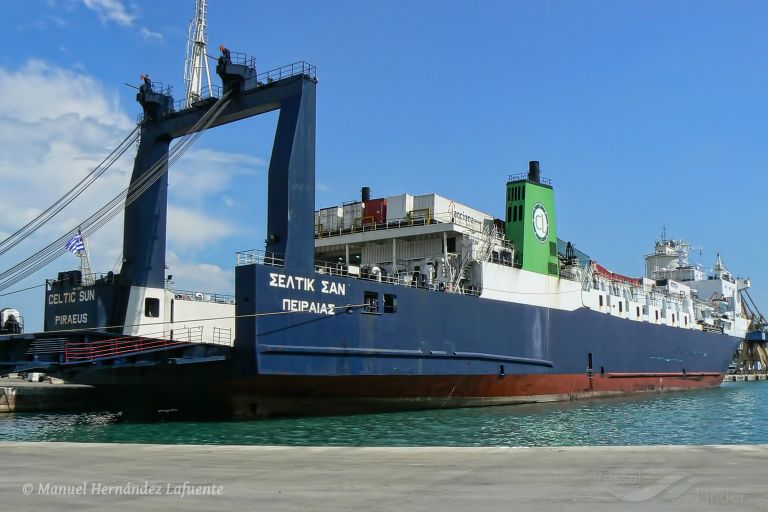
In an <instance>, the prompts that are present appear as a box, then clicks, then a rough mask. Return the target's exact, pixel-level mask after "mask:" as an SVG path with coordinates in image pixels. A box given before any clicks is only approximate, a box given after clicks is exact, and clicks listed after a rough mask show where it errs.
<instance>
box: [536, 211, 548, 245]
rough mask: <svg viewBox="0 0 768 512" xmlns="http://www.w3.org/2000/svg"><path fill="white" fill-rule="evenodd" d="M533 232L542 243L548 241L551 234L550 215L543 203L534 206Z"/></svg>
mask: <svg viewBox="0 0 768 512" xmlns="http://www.w3.org/2000/svg"><path fill="white" fill-rule="evenodd" d="M533 234H534V235H536V238H537V239H538V240H539V242H541V243H544V242H546V241H547V236H548V235H549V216H548V215H547V210H545V209H544V206H542V205H541V203H536V204H535V205H534V206H533Z"/></svg>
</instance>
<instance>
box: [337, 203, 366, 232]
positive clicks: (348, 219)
mask: <svg viewBox="0 0 768 512" xmlns="http://www.w3.org/2000/svg"><path fill="white" fill-rule="evenodd" d="M363 213H364V211H363V203H360V202H358V203H350V204H345V205H344V215H343V216H344V220H343V222H342V226H343V228H344V229H350V228H354V227H359V226H360V225H361V224H362V219H363Z"/></svg>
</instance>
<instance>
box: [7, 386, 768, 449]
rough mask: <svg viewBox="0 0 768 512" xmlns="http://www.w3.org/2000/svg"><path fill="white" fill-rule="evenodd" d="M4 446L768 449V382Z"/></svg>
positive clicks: (43, 427) (101, 422)
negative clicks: (756, 446)
mask: <svg viewBox="0 0 768 512" xmlns="http://www.w3.org/2000/svg"><path fill="white" fill-rule="evenodd" d="M0 439H1V440H9V441H13V440H16V441H70V442H100V443H170V444H176V443H178V444H231V445H243V444H245V445H294V446H300V445H323V446H578V445H656V444H684V445H687V444H758V443H768V381H760V382H744V383H726V384H723V386H722V387H720V388H719V389H714V390H706V391H694V392H683V393H670V394H661V395H649V396H644V397H640V398H632V399H607V400H592V401H580V402H568V403H557V404H537V405H518V406H508V407H507V406H505V407H486V408H476V409H475V408H472V409H451V410H434V411H419V412H407V413H387V414H366V415H358V416H331V417H319V418H318V417H313V418H284V419H267V420H256V421H224V422H189V421H155V422H136V421H126V420H125V419H124V418H123V417H122V416H121V415H119V414H112V413H83V414H5V415H2V414H0Z"/></svg>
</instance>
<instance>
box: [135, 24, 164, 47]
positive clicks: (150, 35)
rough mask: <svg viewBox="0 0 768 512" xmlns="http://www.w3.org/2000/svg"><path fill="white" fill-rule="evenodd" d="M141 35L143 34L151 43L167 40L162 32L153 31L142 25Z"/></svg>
mask: <svg viewBox="0 0 768 512" xmlns="http://www.w3.org/2000/svg"><path fill="white" fill-rule="evenodd" d="M139 35H141V37H142V39H144V40H145V41H147V42H150V43H157V44H160V43H162V42H163V41H164V40H165V39H164V38H163V34H161V33H160V32H152V31H151V30H149V29H148V28H147V27H141V29H139Z"/></svg>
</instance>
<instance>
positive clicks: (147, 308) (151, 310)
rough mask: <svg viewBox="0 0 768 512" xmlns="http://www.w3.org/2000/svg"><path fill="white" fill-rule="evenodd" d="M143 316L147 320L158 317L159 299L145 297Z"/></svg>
mask: <svg viewBox="0 0 768 512" xmlns="http://www.w3.org/2000/svg"><path fill="white" fill-rule="evenodd" d="M144 316H146V317H149V318H159V317H160V299H153V298H152V297H147V298H146V299H144Z"/></svg>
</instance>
